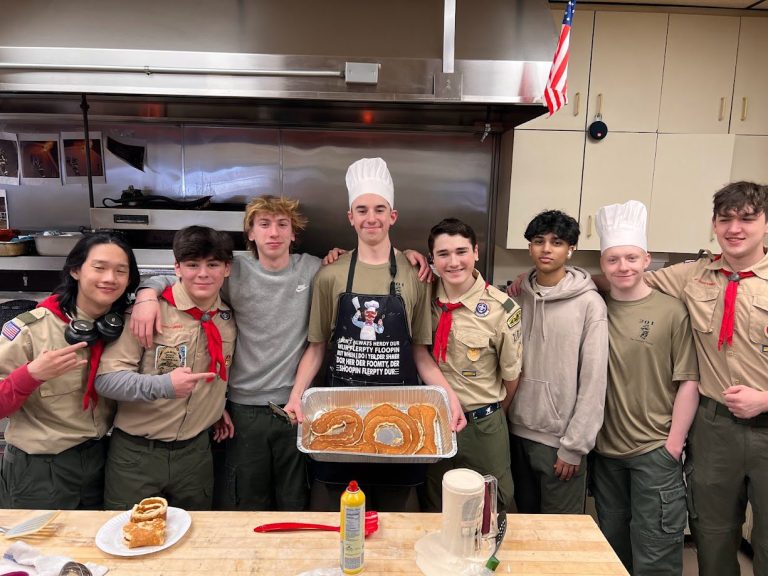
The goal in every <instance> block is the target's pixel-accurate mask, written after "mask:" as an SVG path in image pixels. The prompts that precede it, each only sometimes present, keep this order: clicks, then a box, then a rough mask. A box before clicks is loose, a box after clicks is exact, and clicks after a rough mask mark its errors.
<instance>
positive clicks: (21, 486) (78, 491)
mask: <svg viewBox="0 0 768 576" xmlns="http://www.w3.org/2000/svg"><path fill="white" fill-rule="evenodd" d="M108 443H109V442H108V439H107V438H102V439H101V440H88V441H87V442H83V443H82V444H80V445H78V446H73V447H72V448H69V449H68V450H64V452H61V453H59V454H27V453H26V452H24V451H23V450H20V449H19V448H16V447H15V446H10V445H9V446H6V448H5V454H4V455H3V464H2V478H0V505H1V506H2V507H3V508H42V509H51V508H60V509H64V510H77V509H84V510H99V509H101V507H102V503H103V496H104V462H105V460H106V456H107V445H108Z"/></svg>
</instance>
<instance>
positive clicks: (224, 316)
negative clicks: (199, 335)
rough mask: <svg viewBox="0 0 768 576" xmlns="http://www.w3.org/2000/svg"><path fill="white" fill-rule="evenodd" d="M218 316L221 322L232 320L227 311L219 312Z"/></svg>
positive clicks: (230, 313) (230, 314)
mask: <svg viewBox="0 0 768 576" xmlns="http://www.w3.org/2000/svg"><path fill="white" fill-rule="evenodd" d="M219 316H221V319H222V320H229V319H230V318H232V312H230V311H229V310H222V311H221V312H219Z"/></svg>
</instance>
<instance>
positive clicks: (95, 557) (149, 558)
mask: <svg viewBox="0 0 768 576" xmlns="http://www.w3.org/2000/svg"><path fill="white" fill-rule="evenodd" d="M37 513H39V512H37V511H29V510H0V526H11V525H13V524H15V523H17V522H20V521H22V520H25V519H27V518H30V517H32V516H34V515H35V514H37ZM115 514H117V513H116V512H86V511H76V512H67V511H65V512H62V513H61V514H60V515H59V516H58V517H57V518H56V519H55V520H54V521H53V522H52V523H51V524H50V525H49V526H48V527H47V528H45V530H44V531H43V532H40V533H38V534H32V535H29V536H26V537H24V538H22V540H24V541H25V542H27V543H28V544H30V545H32V546H35V547H36V548H39V549H40V550H41V551H43V552H44V553H46V554H61V555H66V556H70V557H72V558H74V559H75V560H78V561H80V562H96V563H98V564H102V565H104V566H107V567H109V568H110V571H109V573H108V576H128V575H131V576H135V575H147V576H160V575H163V576H173V575H179V576H181V575H184V576H191V575H197V574H200V575H205V576H219V575H226V574H280V575H283V574H285V575H292V574H298V573H300V572H303V571H305V570H310V569H313V568H322V567H329V568H330V567H334V566H336V567H337V566H338V562H339V536H338V534H337V533H335V532H317V531H312V532H275V533H269V534H256V533H254V532H253V528H254V526H256V525H258V524H264V523H267V522H292V521H293V522H319V523H323V524H338V520H339V516H338V514H337V513H316V512H296V513H285V512H282V513H281V512H191V513H190V514H191V516H192V526H191V528H190V529H189V532H187V534H186V535H185V536H184V537H183V538H182V539H181V541H179V542H178V543H177V544H176V545H174V546H172V547H171V548H168V549H166V550H162V551H160V552H157V553H155V554H149V555H146V556H138V557H133V558H122V557H117V556H111V555H109V554H106V553H104V552H102V551H101V550H99V549H98V548H96V546H95V544H94V537H95V535H96V532H97V531H98V530H99V528H100V527H101V525H102V524H104V522H106V521H107V520H109V519H110V518H111V517H112V516H114V515H115ZM508 519H509V524H508V528H507V536H506V538H505V540H504V544H503V545H502V548H501V551H500V552H499V554H498V555H497V556H498V557H499V559H500V560H501V564H500V565H499V567H498V569H497V571H496V574H499V575H504V574H515V575H526V574H531V575H533V574H536V575H539V576H540V575H546V574H552V575H557V576H565V575H577V574H578V575H581V574H600V575H609V574H616V575H619V574H620V575H626V574H627V573H626V571H625V570H624V568H623V566H622V565H621V563H620V562H619V560H618V558H617V557H616V555H615V554H614V552H613V550H612V549H611V547H610V546H609V545H608V543H607V542H606V540H605V538H604V537H603V535H602V534H601V532H600V530H599V529H598V527H597V525H596V524H595V522H594V521H593V520H592V518H591V517H590V516H558V515H535V516H534V515H523V514H514V515H510V516H509V517H508ZM439 529H440V514H400V513H380V514H379V530H378V531H377V532H376V533H375V534H373V535H372V536H370V537H369V538H367V539H366V542H365V570H364V574H365V575H366V576H373V575H378V574H416V575H418V574H421V572H420V571H419V569H418V568H417V566H416V562H415V556H416V553H415V551H414V548H413V545H414V542H416V540H418V539H419V538H421V537H422V536H423V535H424V534H426V533H428V532H433V531H438V530H439ZM2 540H3V539H2V537H0V545H2V551H5V549H6V548H7V546H8V545H9V544H10V543H11V541H10V540H5V541H4V542H3V541H2ZM0 573H2V572H0Z"/></svg>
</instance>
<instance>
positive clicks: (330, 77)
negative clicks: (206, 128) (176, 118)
mask: <svg viewBox="0 0 768 576" xmlns="http://www.w3.org/2000/svg"><path fill="white" fill-rule="evenodd" d="M6 4H7V6H5V7H4V9H3V17H2V19H0V38H1V39H2V40H1V41H2V43H3V44H4V46H2V47H0V90H3V91H15V92H47V93H50V92H89V93H102V94H132V95H141V94H144V95H153V96H160V95H175V96H180V95H184V96H224V97H269V98H297V99H304V100H306V99H319V100H336V101H339V100H358V101H381V102H422V101H423V102H474V103H509V104H515V103H533V102H538V101H540V97H541V94H542V92H543V86H544V84H545V82H546V77H547V73H548V71H549V66H550V62H551V58H552V53H553V50H554V45H555V41H556V31H555V27H554V25H553V22H552V18H551V16H550V13H549V9H548V4H547V2H546V1H545V0H445V1H443V0H418V1H415V2H414V1H413V0H389V1H388V2H380V1H378V0H323V1H322V2H318V1H317V0H279V1H278V0H269V1H267V0H261V1H259V0H251V1H248V0H217V1H216V2H210V0H163V1H157V0H132V1H131V2H123V1H120V2H117V1H115V0H105V1H102V2H93V1H92V0H69V1H68V2H67V3H66V4H59V3H52V2H50V1H49V0H26V1H25V2H13V3H12V2H8V3H6ZM454 22H455V27H454V25H453V23H454ZM361 65H362V66H361Z"/></svg>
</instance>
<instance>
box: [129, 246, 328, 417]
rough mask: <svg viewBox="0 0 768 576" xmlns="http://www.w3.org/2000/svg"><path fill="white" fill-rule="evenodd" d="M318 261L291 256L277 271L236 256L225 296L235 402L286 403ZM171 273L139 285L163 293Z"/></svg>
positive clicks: (303, 338) (300, 350)
mask: <svg viewBox="0 0 768 576" xmlns="http://www.w3.org/2000/svg"><path fill="white" fill-rule="evenodd" d="M319 269H320V259H319V258H317V257H315V256H311V255H309V254H291V259H290V263H289V264H288V267H286V268H284V269H283V270H280V271H278V272H270V271H268V270H265V269H264V268H262V266H261V264H260V263H259V261H258V260H257V259H256V258H254V257H253V255H251V254H246V255H241V254H238V255H237V256H235V260H234V262H233V263H232V273H231V274H230V276H229V278H228V280H227V282H226V283H225V284H224V288H223V289H222V293H221V297H222V299H224V300H226V301H227V302H228V303H229V305H230V306H232V309H233V310H234V312H235V321H236V322H237V345H236V347H235V355H234V358H233V359H232V367H231V370H230V375H229V388H228V391H227V396H228V397H229V399H230V400H231V401H232V402H235V403H237V404H248V405H258V406H266V404H267V403H268V402H270V401H271V402H274V403H275V404H285V403H286V402H288V397H289V396H290V394H291V388H293V381H294V377H295V376H296V368H297V367H298V365H299V360H300V359H301V355H302V354H303V353H304V348H305V347H306V345H307V324H308V323H309V307H310V304H311V303H312V279H313V278H314V276H315V273H316V272H317V271H318V270H319ZM173 282H175V278H174V277H172V276H156V277H154V278H150V279H149V280H145V281H144V282H142V284H141V288H153V289H154V290H156V291H157V292H161V291H162V290H163V289H164V288H165V287H166V286H167V285H169V284H173Z"/></svg>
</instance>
